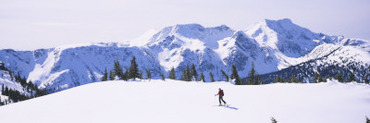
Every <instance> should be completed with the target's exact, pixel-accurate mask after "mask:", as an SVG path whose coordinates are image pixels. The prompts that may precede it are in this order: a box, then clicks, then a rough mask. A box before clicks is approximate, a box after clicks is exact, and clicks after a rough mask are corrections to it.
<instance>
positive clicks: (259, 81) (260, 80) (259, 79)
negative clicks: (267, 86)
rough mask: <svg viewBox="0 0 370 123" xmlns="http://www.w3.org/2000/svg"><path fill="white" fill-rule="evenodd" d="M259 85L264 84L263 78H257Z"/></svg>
mask: <svg viewBox="0 0 370 123" xmlns="http://www.w3.org/2000/svg"><path fill="white" fill-rule="evenodd" d="M257 84H263V82H262V78H261V76H257Z"/></svg>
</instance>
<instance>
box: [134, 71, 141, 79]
mask: <svg viewBox="0 0 370 123" xmlns="http://www.w3.org/2000/svg"><path fill="white" fill-rule="evenodd" d="M137 78H139V79H143V71H140V73H139V76H138V77H137ZM134 80H135V79H134Z"/></svg>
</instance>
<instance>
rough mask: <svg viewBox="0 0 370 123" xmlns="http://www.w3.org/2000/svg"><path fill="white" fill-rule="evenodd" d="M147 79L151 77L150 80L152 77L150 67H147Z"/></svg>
mask: <svg viewBox="0 0 370 123" xmlns="http://www.w3.org/2000/svg"><path fill="white" fill-rule="evenodd" d="M146 79H149V81H150V80H151V79H152V74H151V73H150V70H149V69H146Z"/></svg>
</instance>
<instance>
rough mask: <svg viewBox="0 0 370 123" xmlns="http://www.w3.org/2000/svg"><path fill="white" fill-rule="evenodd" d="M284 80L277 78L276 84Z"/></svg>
mask: <svg viewBox="0 0 370 123" xmlns="http://www.w3.org/2000/svg"><path fill="white" fill-rule="evenodd" d="M282 81H283V80H282V79H281V78H280V76H277V77H276V78H275V83H278V82H282Z"/></svg>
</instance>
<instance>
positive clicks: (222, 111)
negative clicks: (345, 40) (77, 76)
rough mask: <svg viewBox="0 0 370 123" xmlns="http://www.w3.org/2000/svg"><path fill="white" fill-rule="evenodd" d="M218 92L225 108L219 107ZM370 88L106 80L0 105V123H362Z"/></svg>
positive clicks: (333, 83)
mask: <svg viewBox="0 0 370 123" xmlns="http://www.w3.org/2000/svg"><path fill="white" fill-rule="evenodd" d="M218 88H222V89H223V90H224V92H225V96H224V99H225V101H226V102H228V103H230V104H231V105H230V106H229V107H218V106H216V105H218V97H216V96H214V95H215V94H216V93H217V91H218ZM369 105H370V86H369V85H365V84H359V83H347V84H342V83H338V82H336V81H330V82H327V83H318V84H288V83H278V84H267V85H241V86H236V85H232V84H230V83H227V82H214V83H201V82H183V81H177V80H166V81H162V80H152V81H150V82H148V81H145V82H135V81H134V82H126V81H107V82H97V83H92V84H87V85H83V86H79V87H76V88H72V89H68V90H65V91H62V92H58V93H54V94H50V95H46V96H43V97H39V98H35V99H31V100H27V101H23V102H19V103H15V104H10V105H6V106H1V107H0V121H1V122H3V123H8V122H20V123H21V122H22V123H25V122H27V123H50V122H53V123H69V122H79V123H81V122H86V123H87V122H88V123H106V122H109V123H122V122H166V123H173V122H176V123H189V122H207V123H208V122H212V123H267V122H271V120H270V119H271V117H274V118H275V119H276V120H277V121H278V122H281V123H364V122H365V116H368V117H369V116H370V106H369Z"/></svg>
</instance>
